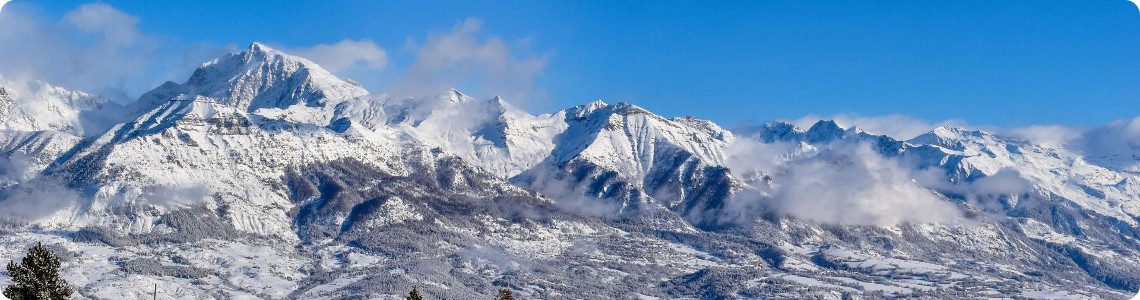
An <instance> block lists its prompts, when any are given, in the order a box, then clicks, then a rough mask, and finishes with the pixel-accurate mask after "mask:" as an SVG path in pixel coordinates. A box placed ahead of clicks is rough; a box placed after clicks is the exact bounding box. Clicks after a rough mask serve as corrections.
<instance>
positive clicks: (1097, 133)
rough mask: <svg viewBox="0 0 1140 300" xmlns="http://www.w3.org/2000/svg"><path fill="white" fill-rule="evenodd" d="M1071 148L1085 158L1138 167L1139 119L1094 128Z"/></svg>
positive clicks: (1139, 157) (1139, 160) (1139, 149)
mask: <svg viewBox="0 0 1140 300" xmlns="http://www.w3.org/2000/svg"><path fill="white" fill-rule="evenodd" d="M1071 147H1072V148H1073V149H1074V150H1077V151H1080V152H1082V153H1083V154H1085V155H1087V156H1093V157H1094V158H1097V159H1099V158H1105V159H1108V160H1111V161H1115V162H1119V163H1125V164H1129V165H1122V167H1132V166H1134V165H1140V117H1136V118H1133V119H1130V120H1118V121H1114V122H1111V123H1108V124H1107V125H1104V126H1102V127H1098V128H1094V129H1092V130H1089V131H1087V132H1085V133H1084V134H1082V135H1081V137H1080V138H1078V139H1076V140H1074V142H1073V143H1072V145H1071Z"/></svg>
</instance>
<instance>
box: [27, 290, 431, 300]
mask: <svg viewBox="0 0 1140 300" xmlns="http://www.w3.org/2000/svg"><path fill="white" fill-rule="evenodd" d="M404 299H407V300H424V296H420V291H417V290H416V288H415V287H412V292H411V293H408V298H404ZM13 300H15V299H13Z"/></svg>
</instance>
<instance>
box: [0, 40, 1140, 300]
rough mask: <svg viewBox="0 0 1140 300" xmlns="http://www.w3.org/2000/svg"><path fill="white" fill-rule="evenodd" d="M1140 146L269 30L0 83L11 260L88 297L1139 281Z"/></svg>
mask: <svg viewBox="0 0 1140 300" xmlns="http://www.w3.org/2000/svg"><path fill="white" fill-rule="evenodd" d="M726 109H728V108H726ZM1132 145H1133V146H1132V148H1131V151H1132V153H1133V154H1132V155H1127V153H1125V154H1120V153H1118V152H1103V151H1101V152H1098V151H1090V150H1089V149H1084V148H1080V147H1072V146H1066V145H1048V144H1041V143H1035V142H1033V141H1031V140H1027V139H1022V138H1015V137H1010V136H1006V135H1001V134H996V133H991V132H986V131H977V130H970V129H963V128H955V127H939V128H937V129H934V130H933V131H930V132H928V133H925V134H922V135H919V136H917V137H914V138H910V139H907V140H900V139H896V138H893V137H890V136H885V135H877V134H875V133H872V132H867V131H864V130H861V129H859V128H855V127H850V128H844V127H843V126H841V125H840V124H837V123H835V122H832V121H820V122H818V123H815V124H814V125H811V126H810V127H809V128H806V129H805V128H800V127H796V126H795V125H792V124H790V123H784V122H770V123H767V124H762V125H755V126H746V127H742V128H738V129H734V130H732V131H729V130H726V129H723V128H722V127H721V126H718V125H717V124H714V123H712V122H709V121H705V120H700V119H696V118H693V117H677V118H666V117H662V116H658V115H655V114H653V113H652V112H649V111H647V110H645V109H643V108H640V107H638V106H635V105H631V104H627V103H618V104H607V103H604V102H601V101H597V102H592V103H588V104H584V105H580V106H575V107H571V108H567V109H563V110H559V111H557V112H554V113H551V114H542V115H531V114H529V113H527V112H525V111H523V110H520V109H517V108H515V107H513V106H511V105H510V104H508V103H507V101H506V100H504V99H500V98H494V99H474V98H471V97H469V96H467V95H464V94H462V93H461V92H459V91H455V90H451V91H442V93H439V94H438V95H437V96H434V97H420V98H399V97H393V96H389V95H387V94H380V95H377V94H371V93H370V92H368V91H366V90H365V89H364V88H362V87H361V86H360V85H359V84H357V83H355V82H352V81H350V80H346V79H342V78H339V77H337V76H334V75H333V74H331V73H330V72H328V71H326V70H324V69H322V68H321V67H319V66H318V65H316V64H314V63H313V62H311V61H309V60H306V59H304V58H300V57H295V56H291V55H288V54H285V53H282V52H279V51H276V50H273V49H270V48H268V47H266V46H264V45H261V44H256V43H255V44H252V45H251V46H250V47H249V48H248V49H246V50H244V51H242V52H240V53H233V54H229V55H226V56H223V57H220V58H218V59H216V60H214V61H211V62H207V63H205V64H203V65H202V66H201V67H200V68H198V69H197V71H195V72H194V73H193V75H192V76H191V77H190V79H189V80H188V81H187V82H185V83H174V82H167V83H166V84H163V85H161V86H159V87H158V88H155V89H154V90H151V91H150V92H148V93H146V94H144V95H143V96H141V97H140V99H138V100H137V101H134V102H132V103H131V104H128V105H119V104H116V103H114V102H110V101H108V100H106V99H105V98H103V97H100V96H97V95H91V94H87V93H83V92H76V91H68V90H65V89H62V88H58V87H54V86H52V85H50V84H49V83H43V82H31V83H21V82H15V81H8V80H2V79H0V157H2V158H3V160H2V161H0V216H2V218H3V220H2V225H0V261H3V262H7V261H9V260H12V259H17V258H19V257H21V256H22V255H24V251H25V249H27V248H28V247H29V246H30V245H32V244H34V243H36V242H43V243H44V244H45V245H47V246H48V247H50V249H53V250H54V251H56V252H57V253H59V254H60V255H61V256H62V258H63V261H64V263H63V265H64V269H63V271H62V272H63V275H64V278H65V279H67V280H68V281H69V282H71V283H72V284H73V285H75V286H76V296H77V298H79V299H140V298H147V299H149V298H150V297H151V296H150V294H151V292H152V289H154V288H155V285H157V289H158V294H159V298H164V299H167V298H175V299H203V298H216V299H403V296H404V295H406V294H407V292H408V291H409V290H411V289H412V287H416V288H417V289H418V290H419V291H421V292H422V293H424V294H425V295H426V296H427V298H429V299H478V298H486V299H491V298H492V297H493V295H494V294H495V293H496V292H497V291H498V289H499V288H509V289H512V290H514V291H515V295H516V297H518V298H521V299H591V298H612V299H677V298H680V299H734V298H762V299H769V298H771V299H780V298H789V299H804V298H821V299H849V298H860V299H877V298H922V299H939V298H946V299H963V298H987V297H1014V298H1054V299H1064V298H1075V299H1080V298H1103V299H1123V298H1128V297H1130V296H1131V294H1133V293H1135V291H1137V290H1140V156H1138V154H1140V146H1137V145H1140V142H1134V143H1133V144H1132ZM8 280H9V279H8V278H7V277H6V276H0V285H8V284H10V281H8Z"/></svg>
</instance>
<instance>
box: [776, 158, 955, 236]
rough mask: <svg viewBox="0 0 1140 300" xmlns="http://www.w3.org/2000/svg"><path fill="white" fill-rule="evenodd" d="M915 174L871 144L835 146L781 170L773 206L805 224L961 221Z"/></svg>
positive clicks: (952, 209)
mask: <svg viewBox="0 0 1140 300" xmlns="http://www.w3.org/2000/svg"><path fill="white" fill-rule="evenodd" d="M910 174H911V170H910V169H909V168H907V167H906V166H904V165H902V164H901V163H900V162H899V161H897V160H893V159H888V158H885V157H883V156H881V155H879V154H878V153H876V152H874V150H872V149H871V147H870V145H868V144H858V145H833V147H832V148H831V149H829V150H826V151H823V152H821V153H820V154H819V155H816V156H813V157H810V158H806V159H800V160H794V161H791V162H789V163H788V164H785V165H783V166H781V168H780V169H779V170H778V171H777V172H776V173H774V174H773V179H772V182H773V186H772V191H771V196H772V199H771V207H772V208H773V209H774V211H775V212H778V213H781V214H786V215H791V216H795V217H797V218H801V219H806V220H812V221H816V222H822V223H829V224H844V225H893V224H898V223H903V222H912V223H946V222H952V221H955V220H956V219H958V218H959V217H960V215H961V211H960V210H959V209H958V208H957V207H956V206H955V205H954V204H952V203H950V202H948V201H946V200H944V199H942V198H941V197H940V196H939V195H938V194H936V193H935V192H933V191H931V190H928V189H926V188H924V187H922V186H921V185H919V184H918V183H916V182H915V181H914V180H912V179H911V178H910Z"/></svg>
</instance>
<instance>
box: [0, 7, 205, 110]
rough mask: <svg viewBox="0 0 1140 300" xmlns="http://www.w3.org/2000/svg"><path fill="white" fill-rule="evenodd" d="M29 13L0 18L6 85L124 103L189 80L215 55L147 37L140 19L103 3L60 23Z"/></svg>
mask: <svg viewBox="0 0 1140 300" xmlns="http://www.w3.org/2000/svg"><path fill="white" fill-rule="evenodd" d="M33 11H34V9H33V8H32V7H31V6H30V5H20V6H10V7H8V9H6V10H5V11H4V14H3V15H0V28H4V30H0V74H2V75H4V76H5V78H7V79H9V80H13V81H29V80H43V81H46V82H49V83H51V84H53V85H58V86H61V87H64V88H67V89H72V90H81V91H86V92H91V93H96V94H101V95H103V96H106V97H108V98H111V99H115V100H117V101H120V102H124V101H130V100H133V98H134V97H137V96H138V95H140V94H142V93H143V92H146V91H147V90H149V89H151V88H153V87H154V86H157V85H158V84H161V83H162V81H164V80H168V79H175V78H185V77H187V76H188V75H189V73H190V71H191V70H192V69H193V67H196V66H197V64H200V63H201V62H203V61H206V60H209V59H210V58H213V57H212V55H213V54H214V52H215V51H200V50H201V49H198V50H194V51H190V50H189V49H188V48H182V47H180V46H177V43H174V42H172V41H168V40H164V39H161V38H158V37H154V36H149V35H146V34H144V33H142V32H141V31H139V29H138V27H137V24H138V22H139V19H138V17H135V16H132V15H129V14H127V13H124V12H122V11H120V10H118V9H115V8H114V7H112V6H110V5H108V4H105V3H92V4H85V5H82V6H79V7H78V8H76V9H74V10H71V11H69V12H67V13H66V14H64V16H63V18H62V19H61V20H58V21H55V20H44V19H43V17H42V16H40V15H37V14H35V13H33ZM199 48H201V47H199ZM204 55H211V56H204ZM185 60H194V61H196V63H195V64H193V65H189V64H186V63H184V61H185Z"/></svg>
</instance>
